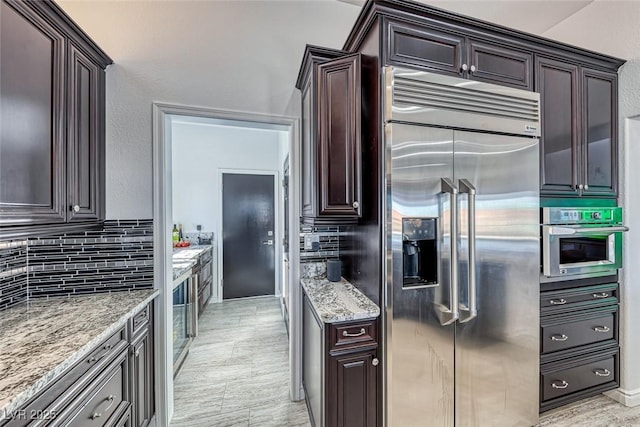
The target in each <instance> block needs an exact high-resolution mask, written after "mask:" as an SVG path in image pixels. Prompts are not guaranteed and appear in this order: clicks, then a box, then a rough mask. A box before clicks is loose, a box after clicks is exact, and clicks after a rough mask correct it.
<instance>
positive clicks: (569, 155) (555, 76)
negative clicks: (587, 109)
mask: <svg viewBox="0 0 640 427" xmlns="http://www.w3.org/2000/svg"><path fill="white" fill-rule="evenodd" d="M536 91H537V92H540V101H541V108H542V137H541V140H540V150H541V151H540V165H541V166H540V167H541V170H540V192H541V193H543V194H565V195H578V194H579V191H580V189H579V186H578V184H579V182H578V176H579V174H580V171H579V169H578V167H579V162H580V159H579V155H578V144H579V138H580V135H579V124H578V119H579V117H578V113H579V111H578V67H577V66H575V65H571V64H566V63H563V62H559V61H554V60H551V59H546V58H540V57H538V58H536Z"/></svg>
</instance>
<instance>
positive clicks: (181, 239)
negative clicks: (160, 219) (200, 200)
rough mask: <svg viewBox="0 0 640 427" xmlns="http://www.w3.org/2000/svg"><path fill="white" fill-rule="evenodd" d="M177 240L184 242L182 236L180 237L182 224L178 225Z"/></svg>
mask: <svg viewBox="0 0 640 427" xmlns="http://www.w3.org/2000/svg"><path fill="white" fill-rule="evenodd" d="M178 240H179V241H180V242H183V241H184V236H183V235H182V224H178Z"/></svg>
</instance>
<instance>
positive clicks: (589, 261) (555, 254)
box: [542, 207, 629, 280]
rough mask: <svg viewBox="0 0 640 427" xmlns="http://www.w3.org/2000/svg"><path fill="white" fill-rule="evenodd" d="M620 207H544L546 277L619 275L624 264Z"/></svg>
mask: <svg viewBox="0 0 640 427" xmlns="http://www.w3.org/2000/svg"><path fill="white" fill-rule="evenodd" d="M628 230H629V228H628V227H625V226H624V225H623V223H622V208H619V207H580V208H567V207H553V208H543V209H542V274H543V276H544V280H558V279H559V280H567V279H573V278H581V277H594V276H605V275H611V274H616V273H617V270H618V268H621V267H622V233H623V232H625V231H628Z"/></svg>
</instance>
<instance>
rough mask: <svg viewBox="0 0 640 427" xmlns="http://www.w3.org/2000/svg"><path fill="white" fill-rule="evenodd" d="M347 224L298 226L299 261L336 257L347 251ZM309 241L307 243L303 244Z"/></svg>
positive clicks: (349, 229) (348, 228) (348, 230)
mask: <svg viewBox="0 0 640 427" xmlns="http://www.w3.org/2000/svg"><path fill="white" fill-rule="evenodd" d="M350 231H351V228H350V227H349V226H340V227H338V226H313V227H312V226H308V225H301V226H300V262H301V263H305V262H316V261H326V260H327V259H336V258H339V257H340V256H341V255H344V254H345V253H346V252H347V251H348V248H347V242H348V239H347V236H348V235H349V232H350ZM305 242H306V243H310V244H309V245H305Z"/></svg>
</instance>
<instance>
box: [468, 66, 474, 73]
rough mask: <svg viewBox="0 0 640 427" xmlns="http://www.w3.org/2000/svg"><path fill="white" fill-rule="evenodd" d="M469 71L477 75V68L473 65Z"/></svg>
mask: <svg viewBox="0 0 640 427" xmlns="http://www.w3.org/2000/svg"><path fill="white" fill-rule="evenodd" d="M469 71H470V72H472V73H475V72H476V66H475V65H472V66H471V68H469Z"/></svg>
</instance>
